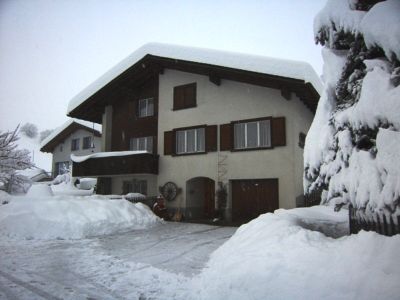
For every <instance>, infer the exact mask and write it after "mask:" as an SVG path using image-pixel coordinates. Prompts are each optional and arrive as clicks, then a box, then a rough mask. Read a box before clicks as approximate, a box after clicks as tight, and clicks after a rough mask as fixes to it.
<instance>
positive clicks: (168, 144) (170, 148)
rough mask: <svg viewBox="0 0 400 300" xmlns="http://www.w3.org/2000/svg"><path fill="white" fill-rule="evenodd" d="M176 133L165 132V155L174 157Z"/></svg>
mask: <svg viewBox="0 0 400 300" xmlns="http://www.w3.org/2000/svg"><path fill="white" fill-rule="evenodd" d="M174 134H175V132H174V131H165V132H164V155H172V154H174V153H175V151H174V149H175V148H174Z"/></svg>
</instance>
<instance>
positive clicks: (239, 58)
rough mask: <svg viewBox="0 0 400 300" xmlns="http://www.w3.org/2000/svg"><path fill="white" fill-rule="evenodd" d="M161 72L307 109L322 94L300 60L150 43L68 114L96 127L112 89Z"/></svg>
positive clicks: (91, 88)
mask: <svg viewBox="0 0 400 300" xmlns="http://www.w3.org/2000/svg"><path fill="white" fill-rule="evenodd" d="M165 68H168V69H177V70H182V71H186V72H192V73H198V74H203V75H207V76H209V77H210V81H212V82H213V83H215V84H218V85H219V84H220V80H221V79H230V80H236V81H241V82H248V83H252V84H257V85H262V86H267V87H272V88H278V89H281V90H282V93H283V94H285V95H288V93H287V92H294V93H296V95H298V96H299V98H301V100H302V101H303V102H304V103H305V105H307V106H308V107H309V108H310V109H311V110H313V111H315V108H316V104H317V102H318V99H319V94H320V92H321V90H322V83H321V81H320V79H319V77H318V75H317V74H316V73H315V71H314V69H313V68H312V67H311V66H310V65H309V64H308V63H305V62H300V61H293V60H284V59H276V58H269V57H264V56H256V55H247V54H240V53H234V52H226V51H219V50H210V49H202V48H193V47H183V46H176V45H169V44H159V43H150V44H146V45H144V46H143V47H141V48H139V49H138V50H136V51H135V52H133V53H132V54H131V55H130V56H128V57H127V58H125V59H124V60H123V61H121V62H120V63H119V64H117V65H116V66H115V67H113V68H112V69H111V70H109V71H108V72H106V73H105V74H104V75H103V76H101V77H100V78H98V79H97V80H96V81H94V82H93V83H92V84H91V85H89V86H88V87H87V88H85V89H84V90H83V91H81V92H80V93H79V94H78V95H76V96H75V97H74V98H73V99H71V101H70V103H69V106H68V115H69V116H72V117H78V118H81V119H85V120H90V121H94V122H98V123H100V122H101V112H102V111H103V110H102V109H101V108H102V107H103V106H104V105H107V104H109V103H110V102H111V101H112V98H113V97H110V95H112V93H113V92H115V91H116V88H117V87H119V88H121V86H122V87H123V88H127V89H129V87H132V85H135V84H137V85H140V84H143V80H145V79H147V78H148V77H149V76H151V75H154V73H157V72H158V73H162V72H163V70H164V69H165ZM99 104H101V105H100V106H99Z"/></svg>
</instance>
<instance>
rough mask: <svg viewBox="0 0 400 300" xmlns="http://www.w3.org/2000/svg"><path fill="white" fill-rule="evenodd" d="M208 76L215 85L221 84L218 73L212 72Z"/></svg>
mask: <svg viewBox="0 0 400 300" xmlns="http://www.w3.org/2000/svg"><path fill="white" fill-rule="evenodd" d="M208 78H209V79H210V81H211V82H212V83H214V84H215V85H217V86H220V85H221V77H219V76H218V75H216V74H214V73H211V74H210V75H209V76H208Z"/></svg>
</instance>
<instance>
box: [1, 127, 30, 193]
mask: <svg viewBox="0 0 400 300" xmlns="http://www.w3.org/2000/svg"><path fill="white" fill-rule="evenodd" d="M17 132H18V127H17V128H16V129H15V130H14V131H12V132H10V131H7V132H4V133H3V132H0V186H1V188H2V189H3V190H5V191H7V192H8V193H12V192H15V191H17V190H18V189H20V188H24V187H25V184H26V182H27V181H28V178H27V177H25V176H23V175H20V174H18V173H17V171H19V170H25V169H27V168H31V167H33V163H32V162H31V158H30V156H29V151H28V150H25V149H24V150H19V149H17V144H16V141H18V136H17Z"/></svg>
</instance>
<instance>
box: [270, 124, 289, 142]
mask: <svg viewBox="0 0 400 300" xmlns="http://www.w3.org/2000/svg"><path fill="white" fill-rule="evenodd" d="M271 133H272V136H271V142H272V147H279V146H286V126H285V117H278V118H272V120H271Z"/></svg>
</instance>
